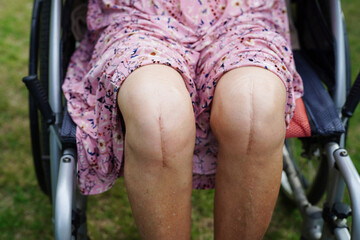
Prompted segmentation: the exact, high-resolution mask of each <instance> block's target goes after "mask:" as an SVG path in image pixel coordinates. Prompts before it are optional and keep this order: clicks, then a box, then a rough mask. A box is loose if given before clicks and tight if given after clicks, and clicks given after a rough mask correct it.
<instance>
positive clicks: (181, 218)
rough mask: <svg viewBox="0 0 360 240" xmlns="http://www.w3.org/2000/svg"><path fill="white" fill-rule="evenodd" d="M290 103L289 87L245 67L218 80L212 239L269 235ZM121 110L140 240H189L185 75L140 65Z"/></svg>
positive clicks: (189, 128) (189, 114) (190, 129)
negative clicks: (285, 117)
mask: <svg viewBox="0 0 360 240" xmlns="http://www.w3.org/2000/svg"><path fill="white" fill-rule="evenodd" d="M285 104H286V90H285V87H284V84H283V83H282V81H281V80H280V79H279V78H278V77H277V76H276V75H275V74H273V73H272V72H270V71H267V70H265V69H262V68H258V67H242V68H238V69H234V70H231V71H229V72H227V73H226V74H224V75H223V77H222V78H221V79H220V80H219V82H218V84H217V86H216V89H215V94H214V98H213V103H212V106H211V117H210V125H211V129H212V131H213V133H214V135H215V137H216V138H217V140H218V142H219V153H218V168H217V172H216V189H215V200H214V204H215V206H214V209H215V210H214V218H215V220H214V222H215V226H214V236H215V239H218V240H228V239H229V240H230V239H239V237H240V236H241V239H262V237H263V236H264V234H265V232H266V229H267V227H268V225H269V223H270V220H271V216H272V212H273V209H274V205H275V202H276V199H277V196H278V191H279V186H280V178H281V171H282V146H283V142H284V136H285V121H284V109H285ZM118 105H119V107H120V109H121V112H122V115H123V117H124V121H125V126H126V137H125V166H124V167H125V169H124V173H125V184H126V188H127V191H128V197H129V200H130V205H131V208H132V211H133V215H134V218H135V222H136V224H137V226H138V230H139V233H140V235H141V237H142V239H154V240H161V239H164V240H165V239H166V240H168V239H176V240H181V239H184V240H185V239H186V240H188V239H190V238H191V236H190V228H191V202H190V200H191V191H192V185H191V183H192V156H193V150H194V145H195V119H194V113H193V108H192V104H191V99H190V96H189V93H188V91H187V89H186V87H185V84H184V81H183V79H182V77H181V75H180V74H179V73H178V72H177V71H175V70H174V69H172V68H171V67H168V66H164V65H156V64H155V65H148V66H144V67H141V68H139V69H137V70H135V71H134V72H133V73H131V74H130V75H129V77H128V78H127V79H126V80H125V82H124V84H123V85H122V87H121V88H120V92H119V95H118ZM235 109H236V111H235Z"/></svg>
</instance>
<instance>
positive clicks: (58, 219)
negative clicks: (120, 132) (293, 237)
mask: <svg viewBox="0 0 360 240" xmlns="http://www.w3.org/2000/svg"><path fill="white" fill-rule="evenodd" d="M42 1H43V0H35V2H34V10H33V23H32V24H33V25H34V24H35V25H34V26H32V31H31V45H33V44H34V46H37V44H36V43H34V41H35V42H36V41H38V36H37V34H38V26H36V24H38V23H36V18H37V17H38V16H39V12H38V11H39V9H40V8H41V2H42ZM62 5H63V3H62V1H61V0H51V13H50V37H49V39H50V44H49V46H50V52H49V87H48V90H49V93H48V96H49V101H48V102H47V99H46V97H44V93H41V92H42V91H43V90H42V86H41V84H40V83H39V81H38V79H37V76H36V73H37V70H36V68H37V66H36V64H35V66H32V65H31V63H30V73H29V75H30V76H28V77H25V78H24V82H25V83H26V85H27V87H28V88H29V91H30V93H31V94H32V97H33V99H34V100H35V101H36V103H37V107H38V108H39V110H40V112H41V114H42V115H43V116H44V118H45V120H46V122H47V123H48V124H49V128H50V133H49V139H50V143H49V147H50V169H51V199H52V206H53V216H54V220H55V221H54V222H55V223H54V226H55V239H57V240H60V239H88V237H87V229H86V197H85V196H82V195H80V194H79V192H78V191H77V189H76V183H75V182H76V181H75V180H76V149H74V148H73V147H67V146H65V145H64V144H63V142H62V139H61V136H60V133H59V128H60V126H61V122H62V112H63V109H64V108H63V102H62V97H61V96H62V93H61V82H62V81H61V57H62V56H61V50H62V49H61V33H62V28H61V12H62V11H61V9H62ZM330 7H331V20H332V32H333V34H334V42H335V56H336V58H335V73H336V76H335V89H336V91H335V92H334V94H333V101H334V103H335V106H336V109H337V111H338V113H339V116H341V117H342V120H343V123H344V125H346V124H347V121H348V118H349V117H350V116H351V115H352V112H353V111H354V109H355V107H356V105H357V102H358V101H359V100H358V97H355V96H356V95H359V94H360V92H359V89H360V77H358V79H357V81H356V82H355V84H354V86H353V88H352V90H351V92H350V95H349V96H350V97H348V99H347V86H346V79H347V78H348V77H349V76H347V72H346V68H347V64H349V63H348V62H347V60H346V49H345V48H346V47H345V44H346V39H345V37H344V25H343V16H342V11H341V6H340V0H330ZM34 19H35V20H34ZM31 51H34V50H31ZM34 58H35V60H34V61H35V62H37V53H34V52H33V53H30V59H34ZM30 62H32V61H30ZM39 92H40V93H41V94H39ZM354 99H355V100H354ZM348 101H349V102H351V103H347V102H348ZM345 102H346V104H345ZM349 105H350V106H351V107H350V110H349ZM344 106H345V109H346V110H347V111H344ZM346 106H348V107H346ZM344 145H345V134H343V135H342V136H341V137H340V138H339V139H337V140H335V141H329V142H327V143H326V144H325V146H324V149H325V152H326V155H327V162H328V169H326V171H328V174H329V175H328V176H329V178H328V179H330V180H331V181H330V183H329V184H328V186H327V190H326V193H327V198H326V206H325V207H324V209H320V208H318V207H316V206H312V205H311V203H310V202H309V201H308V199H307V197H306V194H305V190H304V188H303V186H302V184H301V180H300V179H299V176H298V174H297V172H296V169H295V166H294V161H293V159H292V158H291V156H290V154H289V152H288V149H287V147H286V146H284V149H283V156H284V163H286V166H287V167H286V168H284V173H283V175H284V174H285V175H286V178H285V180H284V178H283V179H282V181H287V182H288V185H289V186H290V187H291V191H292V193H293V196H294V199H295V201H296V203H297V206H298V208H299V210H300V212H301V215H302V217H303V228H302V238H304V239H341V240H344V239H350V232H349V230H348V228H347V225H346V217H343V216H344V214H345V215H347V213H344V211H346V209H345V210H344V211H342V212H341V211H340V213H339V212H338V208H336V207H335V205H338V206H340V205H341V204H340V205H339V202H342V198H343V195H344V190H345V186H347V187H348V189H349V193H350V199H351V209H352V231H351V238H352V239H360V177H359V174H358V172H357V171H356V169H355V167H354V165H353V163H352V160H351V158H350V156H349V155H348V153H347V151H346V150H345V149H344ZM341 214H342V215H341Z"/></svg>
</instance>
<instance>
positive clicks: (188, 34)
mask: <svg viewBox="0 0 360 240" xmlns="http://www.w3.org/2000/svg"><path fill="white" fill-rule="evenodd" d="M87 25H88V32H87V34H86V36H85V37H84V39H83V40H82V42H81V43H80V45H79V47H78V48H77V49H76V51H75V53H74V54H73V56H72V59H71V62H70V65H69V67H68V71H67V75H66V79H65V81H64V85H63V90H64V93H65V96H66V98H67V100H68V111H69V113H70V115H71V117H72V119H73V120H74V122H75V123H76V124H77V126H78V127H77V132H76V137H77V151H78V182H79V188H80V190H81V192H82V193H83V194H86V195H89V194H97V193H101V192H104V191H106V190H108V189H109V188H111V187H112V185H113V184H114V182H115V180H116V178H117V177H118V176H120V175H121V174H122V165H123V161H124V154H123V153H124V131H123V130H124V126H123V121H122V118H121V113H120V109H119V108H118V106H117V99H116V98H117V92H118V91H119V88H120V87H121V84H122V83H123V82H124V80H125V79H126V77H127V76H128V75H129V74H130V73H131V72H132V71H134V70H135V69H137V68H139V67H141V66H144V65H148V64H154V63H157V64H165V65H168V66H170V67H172V68H174V69H175V70H177V71H178V72H179V73H180V74H181V76H182V77H183V79H184V82H185V84H186V87H187V89H188V91H189V94H190V96H191V99H192V103H193V108H194V116H195V119H196V146H195V150H194V157H193V188H196V189H204V188H213V187H214V183H215V173H216V166H217V161H216V156H217V142H216V140H215V138H214V136H213V134H212V132H211V130H210V125H209V117H210V105H211V101H212V98H213V94H214V89H215V87H216V84H217V82H218V80H219V79H220V78H221V76H222V75H223V74H224V73H225V72H227V71H229V70H231V69H234V68H238V67H242V66H257V67H261V68H265V69H268V70H269V71H271V72H273V73H275V74H276V75H277V76H279V78H280V79H281V80H282V81H283V83H284V85H285V86H286V89H287V105H286V110H285V121H286V123H287V124H288V123H289V122H290V119H291V117H292V115H293V112H294V108H295V99H297V98H299V97H300V96H301V95H302V91H303V88H302V82H301V78H300V76H299V75H298V73H297V72H296V70H295V65H294V60H293V55H292V52H291V46H290V37H289V26H288V19H287V10H286V4H285V0H90V1H89V5H88V13H87ZM149 81H151V79H149ZM139 87H140V86H139ZM234 111H235V109H234Z"/></svg>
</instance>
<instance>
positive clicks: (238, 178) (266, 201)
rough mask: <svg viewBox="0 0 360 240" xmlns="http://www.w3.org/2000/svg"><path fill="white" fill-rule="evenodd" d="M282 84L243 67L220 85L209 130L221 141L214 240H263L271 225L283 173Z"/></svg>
mask: <svg viewBox="0 0 360 240" xmlns="http://www.w3.org/2000/svg"><path fill="white" fill-rule="evenodd" d="M285 101H286V91H285V87H284V84H283V83H282V82H281V80H280V79H279V78H278V77H277V76H276V75H275V74H273V73H271V72H269V71H267V70H265V69H261V68H258V67H243V68H239V69H235V70H232V71H230V72H228V73H227V74H225V75H224V76H223V77H222V79H221V80H220V81H219V83H218V85H217V87H216V90H215V95H214V101H213V106H212V109H211V111H212V112H211V120H210V122H211V128H212V130H213V132H214V134H215V136H216V138H217V139H218V141H219V155H218V169H217V173H216V191H215V239H220V240H229V239H251V240H254V239H261V238H262V237H263V236H264V234H265V232H266V229H267V227H268V224H269V222H270V220H271V216H272V212H273V209H274V205H275V203H276V199H277V196H278V190H279V186H280V178H281V171H282V146H283V142H284V136H285V121H284V108H285Z"/></svg>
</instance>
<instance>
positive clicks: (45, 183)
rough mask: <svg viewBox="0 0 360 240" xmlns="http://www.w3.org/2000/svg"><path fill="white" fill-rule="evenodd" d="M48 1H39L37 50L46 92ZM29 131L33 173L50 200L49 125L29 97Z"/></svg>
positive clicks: (41, 80) (40, 75)
mask: <svg viewBox="0 0 360 240" xmlns="http://www.w3.org/2000/svg"><path fill="white" fill-rule="evenodd" d="M50 3H51V1H49V0H42V1H41V3H40V8H41V9H40V16H39V18H40V23H39V24H40V25H39V33H38V34H39V38H38V39H39V42H38V47H39V49H38V52H39V55H40V59H39V64H40V67H39V70H40V74H39V75H38V77H39V81H40V82H41V84H42V85H43V87H44V88H45V90H46V92H48V79H49V77H48V65H49V64H48V59H49V57H48V56H49V27H50ZM29 117H30V132H31V143H32V155H33V162H34V168H35V173H36V177H37V181H38V184H39V187H40V189H41V190H42V192H43V193H44V194H46V195H47V196H48V197H49V198H50V201H51V175H50V157H49V155H50V154H49V153H50V149H49V127H48V125H47V124H46V122H45V121H44V119H43V117H42V116H41V114H40V111H39V109H38V108H37V106H36V104H35V103H34V100H33V99H32V98H31V97H30V99H29Z"/></svg>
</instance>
